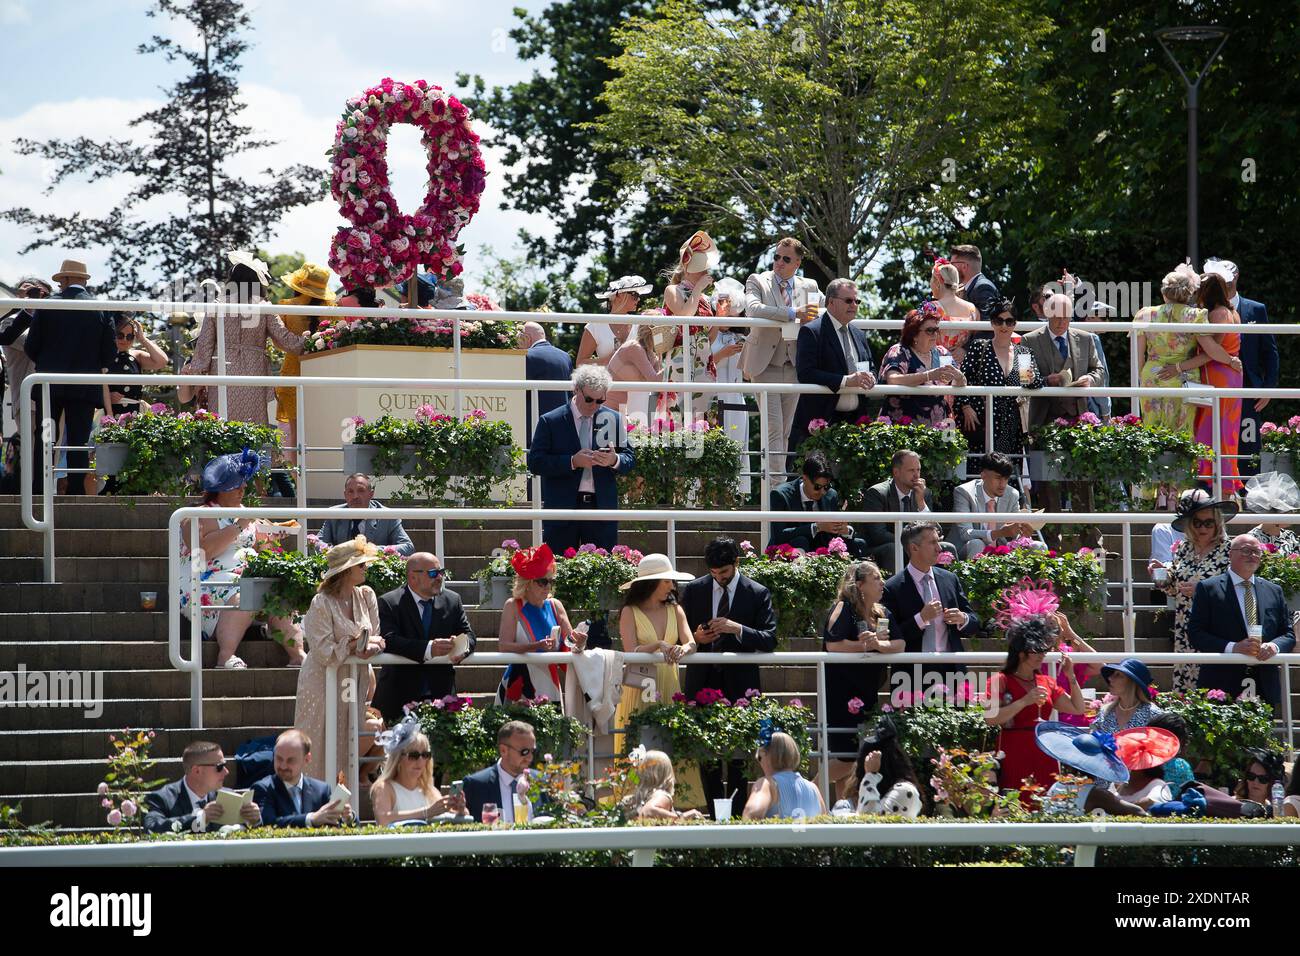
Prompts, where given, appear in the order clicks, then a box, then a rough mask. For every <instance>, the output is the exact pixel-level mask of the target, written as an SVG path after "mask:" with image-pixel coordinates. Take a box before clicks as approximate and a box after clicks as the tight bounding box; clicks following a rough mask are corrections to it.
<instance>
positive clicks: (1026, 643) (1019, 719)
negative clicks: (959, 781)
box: [984, 615, 1085, 810]
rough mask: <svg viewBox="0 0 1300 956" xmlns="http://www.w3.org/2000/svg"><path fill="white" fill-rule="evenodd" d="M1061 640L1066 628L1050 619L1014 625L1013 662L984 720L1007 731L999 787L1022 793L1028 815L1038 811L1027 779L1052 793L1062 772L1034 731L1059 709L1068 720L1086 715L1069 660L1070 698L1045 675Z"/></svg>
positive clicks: (999, 679) (1001, 738)
mask: <svg viewBox="0 0 1300 956" xmlns="http://www.w3.org/2000/svg"><path fill="white" fill-rule="evenodd" d="M1060 640H1061V632H1060V627H1059V626H1058V625H1057V623H1056V621H1055V620H1054V619H1053V618H1050V617H1047V616H1046V615H1034V616H1032V617H1023V618H1019V619H1017V620H1015V621H1013V622H1012V623H1011V625H1010V626H1009V627H1008V628H1007V661H1006V663H1005V664H1004V665H1003V666H1002V670H1001V672H1000V673H997V674H994V675H993V679H992V680H991V681H990V682H989V695H990V701H989V708H988V711H987V712H986V713H985V715H984V719H985V720H987V721H988V722H989V723H990V724H992V725H993V726H995V727H1000V728H1001V730H1002V732H1001V733H1000V734H999V735H998V749H999V750H1001V751H1002V753H1003V754H1004V757H1003V760H1002V768H1001V770H1000V771H999V773H998V786H999V787H1000V788H1001V789H1003V790H1019V791H1020V802H1021V803H1022V804H1023V805H1024V806H1025V809H1027V810H1036V809H1038V806H1037V804H1036V803H1035V802H1034V800H1033V792H1032V791H1031V790H1029V789H1028V788H1026V786H1025V784H1024V780H1025V778H1026V777H1033V783H1034V785H1035V786H1038V787H1042V788H1043V789H1044V790H1046V789H1047V788H1048V787H1050V786H1051V785H1052V784H1053V783H1055V782H1056V778H1055V774H1056V773H1057V772H1058V765H1057V762H1056V761H1055V760H1053V759H1052V758H1051V757H1049V756H1048V755H1047V754H1045V753H1044V752H1043V751H1042V750H1040V749H1039V747H1038V744H1037V743H1036V742H1035V741H1034V727H1035V726H1036V725H1037V724H1038V723H1039V722H1041V721H1044V720H1051V719H1052V711H1053V709H1055V710H1058V711H1060V712H1061V713H1063V714H1082V713H1085V707H1084V702H1083V692H1082V691H1081V690H1080V689H1079V682H1078V681H1077V680H1076V679H1075V676H1074V668H1073V667H1072V666H1071V664H1070V660H1069V655H1067V654H1065V653H1064V652H1062V659H1061V664H1060V665H1059V670H1060V671H1062V672H1063V673H1064V674H1065V675H1066V679H1067V681H1068V682H1069V686H1070V693H1069V695H1068V696H1067V695H1066V693H1065V692H1064V691H1063V690H1062V689H1061V688H1060V687H1059V686H1057V683H1056V681H1055V679H1053V678H1051V677H1049V676H1048V675H1047V674H1040V673H1039V668H1041V667H1042V665H1043V659H1044V657H1046V655H1047V653H1048V652H1049V651H1052V650H1055V649H1056V647H1057V645H1058V644H1060Z"/></svg>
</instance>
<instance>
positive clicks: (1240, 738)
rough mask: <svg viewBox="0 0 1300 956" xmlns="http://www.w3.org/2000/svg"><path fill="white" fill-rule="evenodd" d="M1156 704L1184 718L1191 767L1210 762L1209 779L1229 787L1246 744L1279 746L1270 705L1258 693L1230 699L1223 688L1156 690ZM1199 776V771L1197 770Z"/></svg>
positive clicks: (1247, 746)
mask: <svg viewBox="0 0 1300 956" xmlns="http://www.w3.org/2000/svg"><path fill="white" fill-rule="evenodd" d="M1156 704H1157V705H1158V706H1159V707H1160V708H1161V709H1163V710H1166V711H1168V712H1170V713H1174V714H1178V715H1179V716H1181V717H1182V718H1183V720H1185V721H1186V722H1187V753H1185V754H1183V756H1184V757H1186V758H1187V761H1188V763H1190V764H1191V765H1192V766H1193V767H1195V766H1196V764H1197V763H1198V762H1199V761H1201V760H1208V761H1209V762H1210V764H1211V767H1212V771H1211V779H1210V781H1209V782H1210V783H1213V784H1214V785H1215V786H1219V787H1225V788H1228V789H1231V788H1232V787H1233V786H1234V785H1235V784H1236V782H1237V780H1238V778H1239V776H1240V773H1241V769H1242V766H1243V761H1244V760H1245V759H1246V750H1247V749H1248V748H1258V749H1260V750H1272V751H1276V750H1278V749H1279V744H1278V741H1277V738H1276V737H1275V736H1274V735H1273V708H1272V707H1270V706H1269V705H1268V704H1267V703H1265V702H1264V701H1263V700H1260V699H1259V698H1258V697H1256V698H1252V699H1245V700H1233V699H1232V698H1231V697H1228V696H1227V695H1226V694H1224V693H1223V691H1217V690H1208V691H1207V690H1202V689H1200V688H1198V689H1196V690H1194V691H1192V692H1191V693H1188V694H1160V695H1158V696H1157V697H1156ZM1198 779H1199V774H1198Z"/></svg>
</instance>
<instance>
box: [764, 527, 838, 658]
mask: <svg viewBox="0 0 1300 956" xmlns="http://www.w3.org/2000/svg"><path fill="white" fill-rule="evenodd" d="M851 560H852V559H851V556H850V555H849V549H848V547H847V545H845V544H844V541H843V539H841V538H833V539H831V541H830V543H829V544H828V545H827V546H826V547H824V548H818V549H817V550H816V551H804V550H802V549H800V548H795V547H792V546H791V545H788V544H779V545H773V546H771V547H769V548H768V549H767V550H766V551H764V552H763V553H761V554H760V553H759V552H758V551H756V550H755V549H754V546H753V545H752V544H750V543H749V542H748V541H742V542H741V543H740V571H741V573H742V574H744V575H745V576H746V577H749V578H752V579H754V580H755V581H757V582H758V583H759V584H761V585H763V586H764V587H765V588H767V589H768V590H769V591H771V592H772V606H773V607H774V608H776V618H777V641H778V645H782V644H783V642H784V641H786V640H788V639H789V638H792V637H805V636H807V635H810V634H815V633H816V632H817V631H818V630H820V628H821V626H822V623H823V622H824V621H825V620H826V615H827V614H829V613H830V609H831V607H832V605H834V603H835V595H836V594H837V593H838V591H839V585H840V579H841V578H842V577H843V576H844V571H845V569H846V568H848V566H849V563H850V561H851Z"/></svg>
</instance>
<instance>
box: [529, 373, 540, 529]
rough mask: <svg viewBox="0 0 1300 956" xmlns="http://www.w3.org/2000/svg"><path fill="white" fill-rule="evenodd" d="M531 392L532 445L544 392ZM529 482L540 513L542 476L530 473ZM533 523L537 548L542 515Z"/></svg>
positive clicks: (530, 434)
mask: <svg viewBox="0 0 1300 956" xmlns="http://www.w3.org/2000/svg"><path fill="white" fill-rule="evenodd" d="M529 394H530V395H531V396H532V398H533V400H532V402H530V403H529V409H528V442H527V445H528V446H529V447H531V446H532V443H533V439H532V436H533V432H535V431H536V430H537V416H538V413H539V412H540V411H541V409H540V408H539V407H538V404H537V403H538V402H540V401H541V394H542V393H541V392H540V391H539V390H538V389H536V388H532V389H529ZM528 483H529V487H530V488H531V492H530V494H529V497H530V498H531V499H532V501H531V504H532V506H533V511H535V512H538V513H539V514H540V513H541V510H542V476H541V475H529V476H528ZM532 524H533V547H534V548H535V547H537V546H538V545H539V544H541V543H542V519H541V518H540V517H538V518H534V519H533V522H532Z"/></svg>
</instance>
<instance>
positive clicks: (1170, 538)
mask: <svg viewBox="0 0 1300 956" xmlns="http://www.w3.org/2000/svg"><path fill="white" fill-rule="evenodd" d="M1185 540H1187V535H1185V534H1183V533H1182V532H1181V531H1175V530H1174V526H1173V525H1172V524H1158V525H1155V526H1154V527H1153V528H1152V529H1151V560H1152V561H1159V562H1160V563H1161V564H1168V563H1169V562H1170V561H1172V560H1173V559H1174V545H1175V544H1177V543H1178V542H1179V541H1185Z"/></svg>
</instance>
